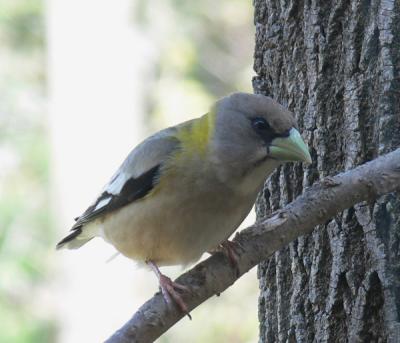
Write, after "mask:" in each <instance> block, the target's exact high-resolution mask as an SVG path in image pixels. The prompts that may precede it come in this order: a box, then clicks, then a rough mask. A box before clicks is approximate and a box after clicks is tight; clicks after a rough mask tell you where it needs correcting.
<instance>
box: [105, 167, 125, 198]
mask: <svg viewBox="0 0 400 343" xmlns="http://www.w3.org/2000/svg"><path fill="white" fill-rule="evenodd" d="M127 179H128V177H127V175H125V173H121V172H120V173H118V175H117V176H116V177H114V178H112V180H111V182H110V183H109V184H108V185H106V186H105V187H104V189H103V191H105V192H107V193H110V194H113V195H117V194H119V193H120V192H121V190H122V188H123V187H124V185H125V182H126V180H127Z"/></svg>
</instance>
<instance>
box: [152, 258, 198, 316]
mask: <svg viewBox="0 0 400 343" xmlns="http://www.w3.org/2000/svg"><path fill="white" fill-rule="evenodd" d="M146 263H147V265H148V266H149V267H150V268H151V269H152V270H153V272H154V273H155V274H156V276H157V278H158V282H159V284H160V289H161V293H162V295H163V298H164V300H165V302H166V303H167V304H168V305H170V304H171V303H172V300H173V301H174V302H175V303H176V304H177V305H178V307H179V309H180V310H181V311H182V312H183V313H185V314H186V315H187V316H188V317H189V318H190V319H192V317H191V316H190V314H189V311H188V308H187V306H186V304H185V302H184V301H183V299H182V297H181V295H180V294H179V293H178V292H177V291H178V290H179V291H185V292H189V291H190V289H189V288H188V287H186V286H183V285H181V284H179V283H176V282H174V281H172V280H171V279H170V278H169V277H168V276H166V275H164V274H163V273H161V271H160V269H159V268H158V267H157V265H156V264H155V263H154V262H153V261H146Z"/></svg>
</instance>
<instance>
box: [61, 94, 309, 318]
mask: <svg viewBox="0 0 400 343" xmlns="http://www.w3.org/2000/svg"><path fill="white" fill-rule="evenodd" d="M289 161H303V162H308V163H310V162H311V156H310V154H309V152H308V149H307V147H306V145H305V144H304V142H303V140H302V138H301V136H300V134H299V132H298V131H297V129H296V123H295V119H294V117H293V116H292V113H291V112H289V111H288V110H286V109H285V108H284V107H282V106H281V105H279V104H278V103H277V102H275V101H274V100H272V99H271V98H269V97H266V96H263V95H254V94H246V93H234V94H231V95H229V96H227V97H224V98H222V99H220V100H219V101H217V102H216V103H215V104H214V106H213V107H212V109H211V110H210V112H209V113H207V114H205V115H203V116H202V117H200V118H197V119H193V120H189V121H186V122H184V123H181V124H179V125H176V126H173V127H169V128H167V129H164V130H161V131H159V132H157V133H155V134H154V135H152V136H150V137H149V138H147V139H146V140H144V141H143V142H142V143H141V144H139V145H138V146H137V147H136V148H134V149H133V150H132V152H131V153H130V154H129V155H128V157H127V158H126V159H125V161H124V162H123V163H122V165H121V167H120V168H119V169H118V170H117V172H116V173H115V174H114V176H113V177H112V178H111V180H110V181H109V183H108V184H107V185H106V186H105V187H104V189H103V190H102V192H101V193H100V195H99V197H98V198H97V199H96V201H95V202H94V203H93V204H92V205H91V206H90V207H89V208H88V209H87V210H86V211H85V212H84V213H83V214H82V215H81V216H80V217H78V218H76V222H75V224H74V225H73V227H72V229H71V231H72V232H71V233H70V234H69V235H68V236H67V237H65V238H64V239H63V240H62V241H61V242H59V243H58V245H57V248H64V247H65V248H69V249H76V248H79V247H81V246H82V245H84V244H85V243H86V242H88V241H90V240H91V239H92V238H94V237H102V238H103V239H104V240H105V241H107V242H108V243H110V244H112V245H113V246H114V247H115V248H116V249H117V250H118V251H119V252H120V253H121V254H123V255H125V256H126V257H128V258H130V259H132V260H135V261H139V262H144V263H146V264H147V265H148V266H149V267H151V268H152V269H153V270H154V272H155V273H156V275H157V277H158V279H159V283H160V288H161V290H162V293H163V295H164V298H165V299H166V300H167V302H171V297H172V298H173V299H174V301H175V302H176V303H177V304H178V306H179V307H180V308H181V310H182V311H184V312H187V307H186V305H185V303H184V302H183V300H182V298H181V296H180V294H179V292H178V291H177V290H186V287H184V286H182V285H179V284H177V283H175V282H173V281H172V280H171V279H169V278H168V277H166V276H165V275H163V274H162V273H161V272H160V270H159V269H158V266H168V265H187V264H190V263H193V262H195V261H197V260H198V259H199V258H200V257H201V255H202V254H203V253H204V252H206V251H212V250H214V249H216V248H218V247H219V246H220V245H221V244H222V243H224V242H226V241H227V239H228V237H229V236H230V235H231V234H232V233H233V232H234V231H235V230H236V229H237V227H238V226H239V225H240V223H241V222H242V221H243V219H244V218H245V217H246V216H247V214H248V213H249V212H250V210H251V208H252V206H253V204H254V202H255V200H256V197H257V193H258V192H259V190H260V189H261V188H262V186H263V183H264V182H265V180H266V178H267V177H268V176H269V175H270V174H271V173H272V172H273V170H274V169H276V168H277V167H278V166H279V165H280V164H282V163H284V162H289Z"/></svg>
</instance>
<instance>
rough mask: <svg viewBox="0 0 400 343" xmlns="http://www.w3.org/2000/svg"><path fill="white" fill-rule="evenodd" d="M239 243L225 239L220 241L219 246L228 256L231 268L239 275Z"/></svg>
mask: <svg viewBox="0 0 400 343" xmlns="http://www.w3.org/2000/svg"><path fill="white" fill-rule="evenodd" d="M239 247H240V245H239V243H237V242H233V241H230V240H226V241H224V242H222V243H221V248H222V251H223V252H224V254H225V255H226V256H227V257H228V259H229V262H230V264H231V266H232V268H234V269H235V272H236V275H240V271H239V252H238V250H239V249H238V248H239Z"/></svg>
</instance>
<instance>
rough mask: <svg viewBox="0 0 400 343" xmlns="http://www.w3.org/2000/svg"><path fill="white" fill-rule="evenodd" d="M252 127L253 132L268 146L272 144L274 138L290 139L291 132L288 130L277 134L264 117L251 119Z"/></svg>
mask: <svg viewBox="0 0 400 343" xmlns="http://www.w3.org/2000/svg"><path fill="white" fill-rule="evenodd" d="M250 120H251V126H252V128H253V130H254V131H255V132H256V133H257V134H258V135H259V136H260V137H261V138H262V139H263V141H264V142H265V143H267V144H269V143H271V141H272V140H273V139H274V138H277V137H288V136H289V131H290V130H287V131H285V132H282V133H277V132H276V131H275V130H274V129H273V128H272V127H271V126H270V125H269V124H268V122H267V121H266V119H265V118H262V117H254V118H251V119H250Z"/></svg>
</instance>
